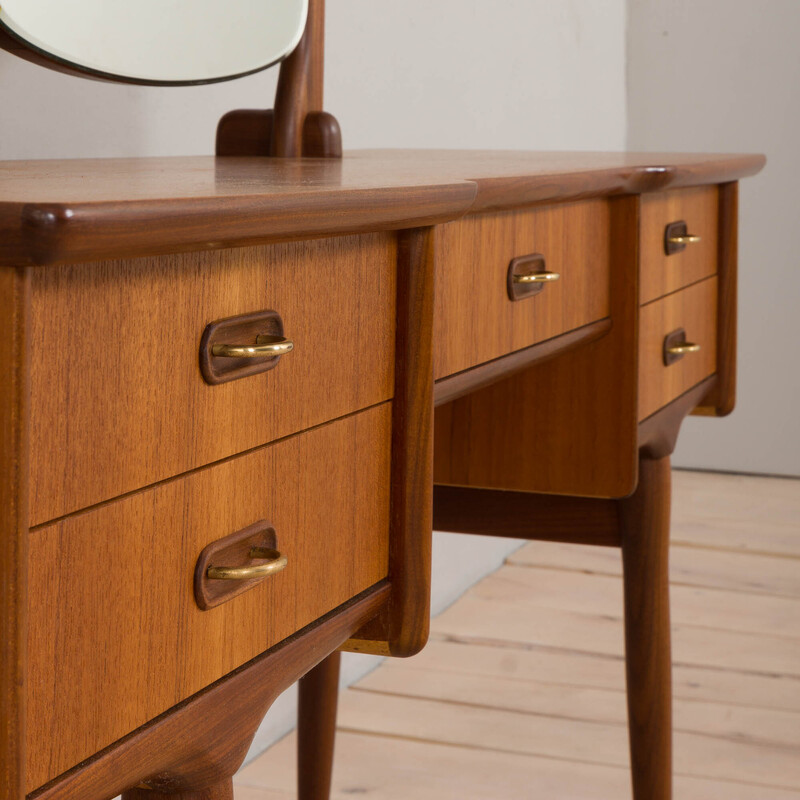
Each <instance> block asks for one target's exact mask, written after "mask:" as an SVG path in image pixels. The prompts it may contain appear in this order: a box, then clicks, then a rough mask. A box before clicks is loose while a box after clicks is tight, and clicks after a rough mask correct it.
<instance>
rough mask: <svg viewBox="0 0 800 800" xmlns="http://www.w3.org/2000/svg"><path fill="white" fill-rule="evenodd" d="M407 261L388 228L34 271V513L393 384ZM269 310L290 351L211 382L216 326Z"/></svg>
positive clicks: (95, 498)
mask: <svg viewBox="0 0 800 800" xmlns="http://www.w3.org/2000/svg"><path fill="white" fill-rule="evenodd" d="M395 259H396V246H395V241H394V238H393V236H392V235H391V234H383V235H381V234H376V235H371V236H363V237H353V238H337V239H328V240H324V241H319V242H313V243H306V244H304V245H293V244H286V245H273V246H270V247H265V248H252V249H246V250H230V251H224V252H217V253H205V254H195V255H192V256H180V257H173V258H170V257H162V258H158V259H147V260H137V261H126V262H103V263H98V264H92V265H85V266H75V267H61V268H58V269H52V270H37V271H35V272H34V274H33V278H32V283H33V286H32V298H33V299H32V306H33V310H32V328H31V341H32V350H31V386H32V388H31V408H32V421H33V422H32V434H31V451H32V463H31V524H32V525H37V524H41V523H43V522H45V521H47V520H50V519H53V518H55V517H59V516H61V515H63V514H67V513H70V512H72V511H75V510H77V509H80V508H85V507H87V506H89V505H92V504H95V503H98V502H101V501H104V500H108V499H110V498H113V497H117V496H119V495H120V494H122V493H124V492H129V491H132V490H135V489H138V488H140V487H142V486H146V485H149V484H151V483H153V482H155V481H159V480H163V479H165V478H169V477H171V476H174V475H177V474H179V473H182V472H185V471H186V470H190V469H193V468H196V467H199V466H202V465H203V464H207V463H210V462H212V461H215V460H218V459H221V458H226V457H228V456H231V455H234V454H236V453H240V452H242V451H244V450H246V449H248V448H252V447H257V446H259V445H261V444H264V443H266V442H269V441H271V440H273V439H276V438H278V437H281V436H286V435H287V434H290V433H294V432H296V431H300V430H304V429H306V428H309V427H311V426H312V425H317V424H319V423H321V422H325V421H327V420H329V419H333V418H335V417H339V416H341V415H343V414H347V413H349V412H352V411H356V410H358V409H360V408H364V407H366V406H368V405H371V404H375V403H378V402H381V401H383V400H386V399H388V398H390V397H391V396H392V393H393V391H394V356H393V352H394V335H395V320H394V316H395V312H394V308H395ZM267 309H273V310H275V311H277V312H278V313H279V314H280V315H281V317H282V319H283V324H284V330H285V333H286V336H288V337H289V338H291V339H292V340H293V341H294V342H295V349H294V350H293V352H291V353H289V354H288V355H287V356H283V357H282V358H281V359H280V363H279V364H278V366H277V367H276V368H275V369H273V370H270V371H269V372H267V373H264V374H261V375H255V376H252V377H248V378H244V379H242V380H236V381H231V382H229V383H225V384H220V385H217V386H209V385H207V384H206V383H205V382H204V381H203V377H202V375H201V373H200V368H199V366H198V359H199V348H200V339H201V336H202V334H203V330H204V329H205V327H206V325H207V324H208V323H209V322H211V321H213V320H218V319H221V318H226V317H230V316H235V315H239V314H244V313H248V312H254V311H259V310H267ZM54 343H57V348H56V349H57V352H58V356H56V355H55V351H54V349H53V348H54Z"/></svg>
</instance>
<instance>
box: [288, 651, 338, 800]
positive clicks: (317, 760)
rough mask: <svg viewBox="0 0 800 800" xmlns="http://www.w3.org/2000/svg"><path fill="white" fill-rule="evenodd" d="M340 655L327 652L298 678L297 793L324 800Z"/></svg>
mask: <svg viewBox="0 0 800 800" xmlns="http://www.w3.org/2000/svg"><path fill="white" fill-rule="evenodd" d="M340 663H341V654H340V653H338V652H336V653H332V654H331V655H329V656H328V657H327V658H326V659H325V660H324V661H322V662H321V663H320V664H318V665H317V666H316V667H314V669H312V670H311V672H309V673H307V674H306V675H305V676H304V677H303V678H301V679H300V685H299V686H300V699H299V704H298V710H297V796H298V798H299V800H328V797H329V795H330V792H331V775H332V773H333V746H334V741H335V739H336V705H337V702H338V699H339V666H340Z"/></svg>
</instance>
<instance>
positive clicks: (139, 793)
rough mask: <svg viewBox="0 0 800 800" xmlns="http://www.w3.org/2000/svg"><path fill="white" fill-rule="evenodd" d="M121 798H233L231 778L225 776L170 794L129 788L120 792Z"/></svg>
mask: <svg viewBox="0 0 800 800" xmlns="http://www.w3.org/2000/svg"><path fill="white" fill-rule="evenodd" d="M122 800H233V778H227V779H225V780H223V781H220V782H219V783H215V784H214V785H213V786H208V787H206V788H205V789H197V790H194V791H183V792H175V793H170V794H165V793H164V792H156V791H154V790H152V789H130V790H128V791H127V792H123V793H122Z"/></svg>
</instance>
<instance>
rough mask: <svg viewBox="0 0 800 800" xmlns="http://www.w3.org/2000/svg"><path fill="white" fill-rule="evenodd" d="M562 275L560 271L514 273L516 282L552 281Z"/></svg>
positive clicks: (513, 278)
mask: <svg viewBox="0 0 800 800" xmlns="http://www.w3.org/2000/svg"><path fill="white" fill-rule="evenodd" d="M560 277H561V273H560V272H531V273H529V274H527V275H514V276H513V277H512V280H513V281H514V283H551V282H552V281H557V280H558V279H559V278H560Z"/></svg>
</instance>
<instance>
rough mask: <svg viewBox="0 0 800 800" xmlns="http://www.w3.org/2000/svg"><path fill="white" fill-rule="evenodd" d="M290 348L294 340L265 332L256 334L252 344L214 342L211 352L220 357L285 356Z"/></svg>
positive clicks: (291, 348) (292, 346)
mask: <svg viewBox="0 0 800 800" xmlns="http://www.w3.org/2000/svg"><path fill="white" fill-rule="evenodd" d="M292 350H294V342H293V341H292V340H291V339H286V338H284V337H283V336H269V335H266V334H265V335H261V336H257V337H256V343H255V344H254V345H252V344H251V345H247V344H215V345H214V346H213V347H212V348H211V353H212V355H215V356H218V357H221V358H265V357H272V356H285V355H286V354H287V353H291V352H292Z"/></svg>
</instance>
